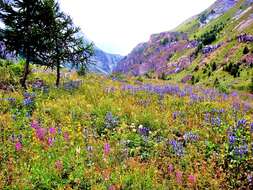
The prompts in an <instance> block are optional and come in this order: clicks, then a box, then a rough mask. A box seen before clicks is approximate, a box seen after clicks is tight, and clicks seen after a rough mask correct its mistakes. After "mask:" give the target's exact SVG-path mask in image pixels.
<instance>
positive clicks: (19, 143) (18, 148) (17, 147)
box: [15, 141, 22, 151]
mask: <svg viewBox="0 0 253 190" xmlns="http://www.w3.org/2000/svg"><path fill="white" fill-rule="evenodd" d="M15 148H16V151H20V150H21V149H22V144H21V142H19V141H18V142H17V143H16V145H15Z"/></svg>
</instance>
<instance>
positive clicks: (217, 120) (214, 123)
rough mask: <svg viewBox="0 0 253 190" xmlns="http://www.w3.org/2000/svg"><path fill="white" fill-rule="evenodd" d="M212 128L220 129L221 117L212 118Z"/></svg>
mask: <svg viewBox="0 0 253 190" xmlns="http://www.w3.org/2000/svg"><path fill="white" fill-rule="evenodd" d="M211 124H212V126H216V127H220V126H221V119H220V118H219V117H215V118H211Z"/></svg>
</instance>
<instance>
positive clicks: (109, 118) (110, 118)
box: [105, 112, 119, 129]
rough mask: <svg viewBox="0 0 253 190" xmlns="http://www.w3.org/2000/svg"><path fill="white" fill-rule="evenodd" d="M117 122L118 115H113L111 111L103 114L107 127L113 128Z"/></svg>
mask: <svg viewBox="0 0 253 190" xmlns="http://www.w3.org/2000/svg"><path fill="white" fill-rule="evenodd" d="M118 124H119V120H118V117H116V116H114V115H113V114H112V112H107V113H106V116H105V126H106V128H108V129H113V128H115V127H117V125H118Z"/></svg>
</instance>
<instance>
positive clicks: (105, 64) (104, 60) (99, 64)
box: [89, 47, 122, 74]
mask: <svg viewBox="0 0 253 190" xmlns="http://www.w3.org/2000/svg"><path fill="white" fill-rule="evenodd" d="M94 53H95V55H94V57H93V61H94V65H90V66H89V69H90V71H92V72H96V73H102V74H110V73H112V71H113V69H114V68H115V67H116V65H117V63H118V62H119V61H120V60H121V59H122V56H121V55H116V54H110V53H106V52H104V51H102V50H101V49H99V48H97V47H95V49H94Z"/></svg>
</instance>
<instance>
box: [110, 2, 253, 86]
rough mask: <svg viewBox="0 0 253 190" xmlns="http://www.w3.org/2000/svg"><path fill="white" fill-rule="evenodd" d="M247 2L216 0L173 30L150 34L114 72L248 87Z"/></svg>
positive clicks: (250, 14) (250, 37) (251, 17)
mask: <svg viewBox="0 0 253 190" xmlns="http://www.w3.org/2000/svg"><path fill="white" fill-rule="evenodd" d="M252 4H253V1H252V0H218V1H216V2H215V3H214V4H213V5H212V6H211V7H209V8H208V9H206V10H205V11H204V12H202V13H201V14H199V15H196V16H194V17H192V18H190V19H189V20H187V21H185V22H184V23H183V24H181V25H179V26H178V27H177V28H176V29H174V30H172V31H169V32H162V33H160V34H154V35H152V36H151V37H150V40H149V41H148V42H145V43H141V44H139V45H138V46H137V47H136V48H134V50H133V51H132V52H131V53H130V54H129V55H128V56H126V57H125V58H123V59H122V61H120V62H119V63H118V65H117V67H116V69H115V70H114V71H115V72H121V73H125V74H131V75H135V76H139V75H146V76H148V77H151V78H156V77H159V78H162V79H168V80H173V81H176V82H188V83H192V84H195V83H198V84H204V85H208V86H217V85H218V84H219V85H222V86H224V87H225V88H234V89H240V90H247V88H248V85H249V83H250V82H251V77H250V76H252V65H253V53H252V51H253V8H252ZM214 81H216V83H214Z"/></svg>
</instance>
